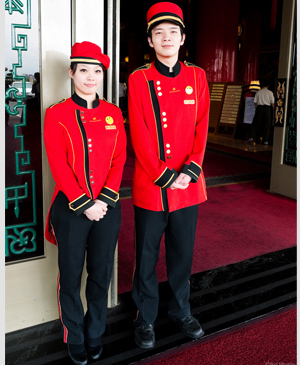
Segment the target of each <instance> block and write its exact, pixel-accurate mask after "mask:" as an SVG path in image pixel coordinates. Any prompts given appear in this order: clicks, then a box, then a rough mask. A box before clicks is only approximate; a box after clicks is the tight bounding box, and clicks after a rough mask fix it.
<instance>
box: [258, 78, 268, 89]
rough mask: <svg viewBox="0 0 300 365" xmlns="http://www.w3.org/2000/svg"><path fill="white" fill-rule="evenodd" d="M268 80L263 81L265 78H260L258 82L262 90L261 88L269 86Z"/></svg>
mask: <svg viewBox="0 0 300 365" xmlns="http://www.w3.org/2000/svg"><path fill="white" fill-rule="evenodd" d="M269 84H270V83H269V80H267V79H265V78H262V79H261V80H260V87H261V88H263V87H268V86H269Z"/></svg>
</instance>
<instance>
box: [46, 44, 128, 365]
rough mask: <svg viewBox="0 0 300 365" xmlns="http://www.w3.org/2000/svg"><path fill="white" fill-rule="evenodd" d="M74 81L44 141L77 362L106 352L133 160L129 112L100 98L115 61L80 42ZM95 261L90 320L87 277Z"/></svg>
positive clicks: (67, 321) (50, 112) (62, 295)
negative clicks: (126, 175)
mask: <svg viewBox="0 0 300 365" xmlns="http://www.w3.org/2000/svg"><path fill="white" fill-rule="evenodd" d="M70 58H71V66H70V68H69V75H70V77H71V78H72V79H73V81H74V86H75V93H74V94H73V95H72V97H71V98H69V99H63V100H61V101H60V102H59V103H57V104H54V105H52V106H50V107H49V108H48V109H47V110H46V116H45V127H44V139H45V147H46V151H47V156H48V161H49V165H50V168H51V172H52V175H53V178H54V180H55V182H56V187H55V191H54V195H53V199H52V205H51V208H50V211H49V214H48V219H47V227H46V231H45V236H46V238H47V240H48V241H50V242H52V243H54V244H57V246H58V268H59V273H58V279H57V284H58V287H57V294H58V307H59V315H60V319H61V325H62V331H63V339H64V342H66V343H67V344H68V351H69V356H70V357H71V359H72V361H73V362H74V363H75V364H87V361H88V357H90V358H92V359H97V358H99V357H100V354H101V352H102V344H101V338H100V336H101V335H102V334H103V333H104V331H105V322H106V308H107V292H108V287H109V282H110V278H111V271H112V266H113V258H114V251H115V247H116V242H117V238H118V234H119V230H120V224H121V207H120V201H119V194H118V191H119V187H120V183H121V178H122V173H123V167H124V163H125V160H126V135H125V129H124V122H123V118H122V113H121V110H120V109H119V108H118V107H116V106H114V105H112V104H109V103H108V102H106V101H104V100H100V99H99V97H98V95H97V93H96V90H97V89H98V88H99V86H100V84H101V82H102V80H103V75H104V70H106V69H107V68H108V67H109V63H110V60H109V57H108V56H106V55H104V54H103V53H102V51H101V48H100V47H99V46H97V45H96V44H94V43H90V42H82V43H75V44H74V45H73V47H72V55H71V57H70ZM85 254H86V258H87V273H88V277H87V283H86V299H87V312H86V313H85V314H84V310H83V306H82V302H81V299H80V286H81V275H82V270H83V265H84V258H85Z"/></svg>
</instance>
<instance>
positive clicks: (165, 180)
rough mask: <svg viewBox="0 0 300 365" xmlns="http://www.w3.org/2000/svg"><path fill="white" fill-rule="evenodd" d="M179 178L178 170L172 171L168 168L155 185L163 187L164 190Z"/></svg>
mask: <svg viewBox="0 0 300 365" xmlns="http://www.w3.org/2000/svg"><path fill="white" fill-rule="evenodd" d="M177 176H178V173H177V171H176V170H174V169H172V170H170V169H169V168H168V167H166V168H165V170H164V172H163V173H162V174H161V175H160V177H159V178H158V179H156V180H155V181H154V184H155V185H157V186H159V187H161V188H162V189H164V188H168V187H169V186H171V185H172V184H173V182H174V181H175V180H176V179H177Z"/></svg>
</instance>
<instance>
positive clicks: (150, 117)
mask: <svg viewBox="0 0 300 365" xmlns="http://www.w3.org/2000/svg"><path fill="white" fill-rule="evenodd" d="M173 71H174V73H173V75H172V74H171V75H170V74H169V68H168V67H166V66H165V65H163V64H162V63H161V62H159V61H158V60H156V61H155V63H151V64H147V65H145V66H142V67H140V68H139V69H137V70H135V71H134V72H133V73H132V74H131V75H130V77H129V84H128V91H129V123H130V133H131V139H132V145H133V148H134V151H135V155H136V160H135V170H134V175H133V188H132V198H133V204H134V205H136V206H139V207H141V208H145V209H149V210H153V211H162V210H169V211H170V212H172V211H174V210H177V209H181V208H185V207H188V206H191V205H195V204H198V203H201V202H203V201H205V200H206V199H207V195H206V185H205V179H204V175H203V172H202V162H203V157H204V152H205V147H206V140H207V132H208V118H209V90H208V85H207V81H206V75H205V72H204V71H203V70H202V69H201V68H199V67H197V66H195V65H192V64H189V63H187V62H185V63H181V62H179V61H178V62H177V64H176V65H175V66H174V68H173ZM170 76H172V77H170ZM180 172H184V173H185V174H187V175H189V176H191V178H192V180H191V182H192V184H190V185H189V187H188V188H187V189H185V190H179V189H175V190H171V189H168V187H170V186H171V185H172V183H173V182H174V181H175V179H176V178H177V176H178V174H179V173H180Z"/></svg>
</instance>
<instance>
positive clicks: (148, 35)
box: [147, 20, 184, 42]
mask: <svg viewBox="0 0 300 365" xmlns="http://www.w3.org/2000/svg"><path fill="white" fill-rule="evenodd" d="M165 22H170V23H173V24H175V25H178V26H179V28H180V34H181V39H182V38H183V34H184V29H183V26H182V25H181V24H179V23H176V22H172V21H171V20H162V21H160V22H157V23H154V24H153V25H151V26H150V28H149V30H148V33H147V37H149V38H150V39H151V42H152V29H153V28H154V27H156V26H158V25H159V24H161V23H165Z"/></svg>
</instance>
